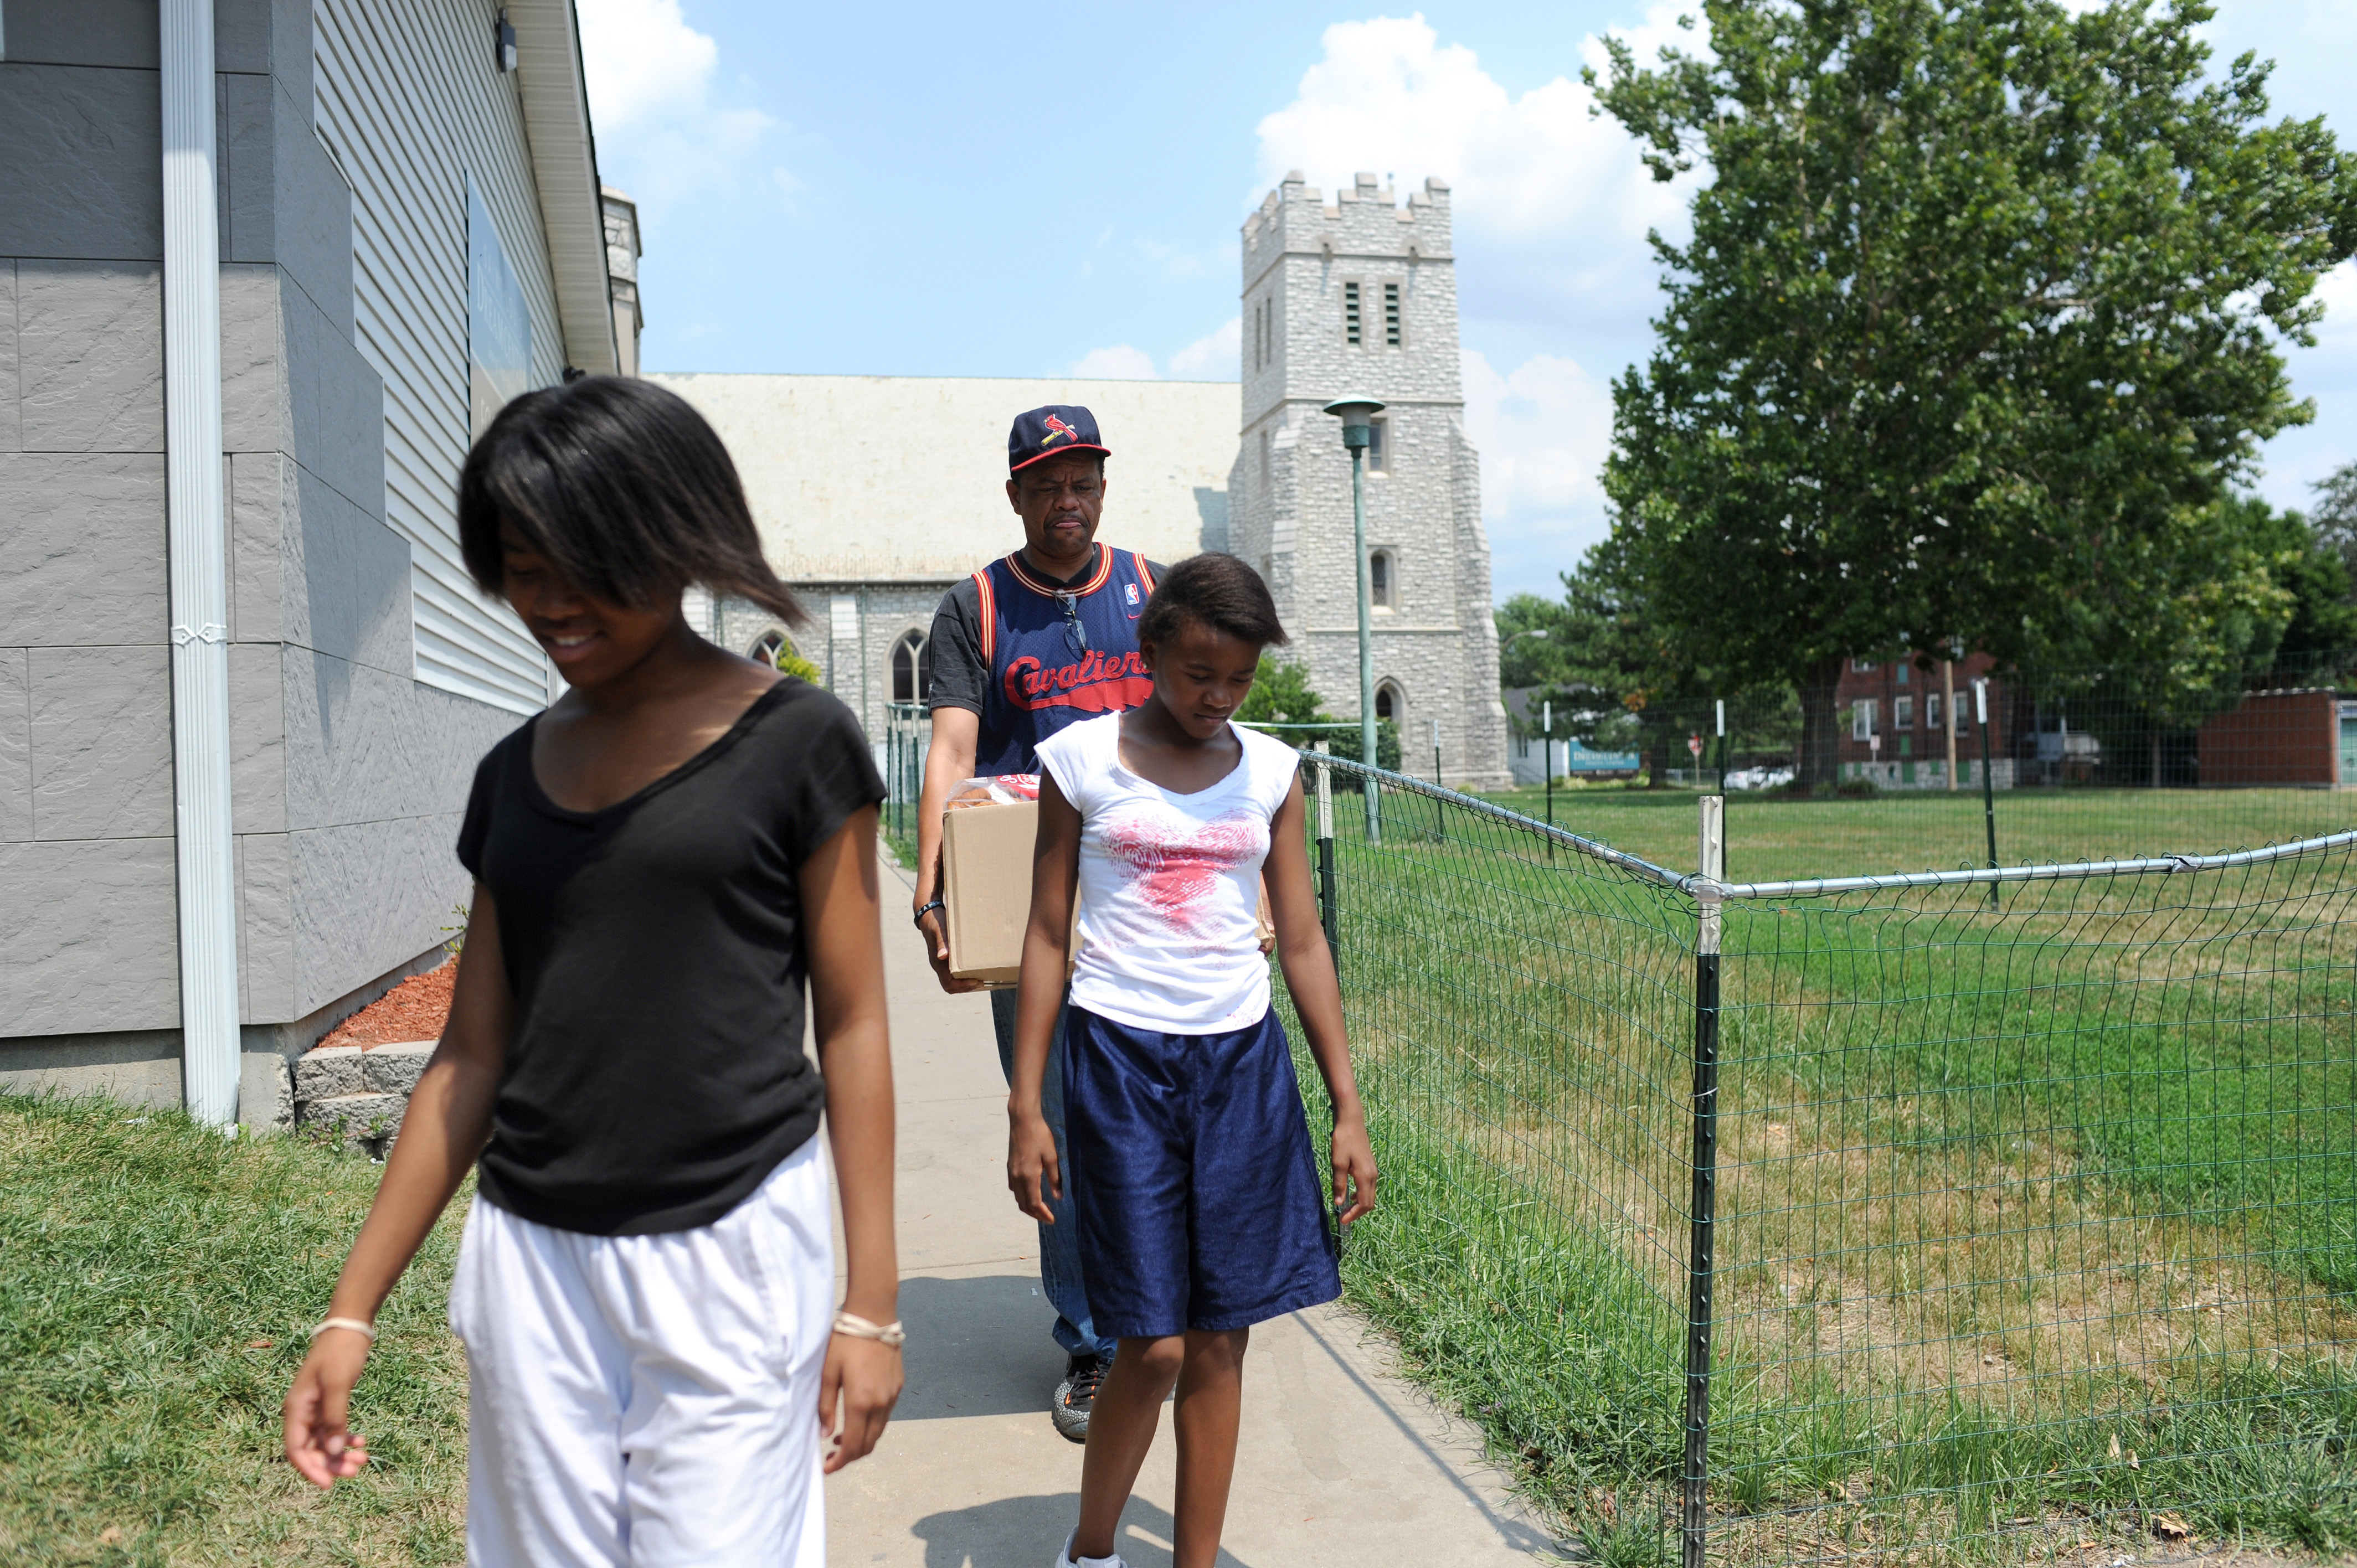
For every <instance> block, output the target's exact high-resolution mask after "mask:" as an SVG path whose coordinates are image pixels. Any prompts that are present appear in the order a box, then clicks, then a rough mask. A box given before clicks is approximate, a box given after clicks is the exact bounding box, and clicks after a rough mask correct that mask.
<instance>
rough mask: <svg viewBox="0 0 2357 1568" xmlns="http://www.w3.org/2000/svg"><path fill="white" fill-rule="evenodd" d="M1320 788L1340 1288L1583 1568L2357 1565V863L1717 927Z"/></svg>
mask: <svg viewBox="0 0 2357 1568" xmlns="http://www.w3.org/2000/svg"><path fill="white" fill-rule="evenodd" d="M1345 775H1348V776H1350V777H1351V779H1352V781H1353V782H1354V783H1355V784H1357V785H1358V786H1359V787H1361V788H1363V789H1372V790H1373V791H1374V792H1375V800H1376V804H1377V807H1378V810H1377V811H1376V812H1375V813H1374V823H1373V831H1372V832H1370V829H1369V824H1368V819H1367V815H1366V813H1364V812H1363V811H1362V809H1361V802H1360V801H1359V800H1351V802H1350V803H1349V805H1348V807H1347V809H1343V810H1339V811H1338V810H1334V809H1332V807H1331V791H1332V788H1333V785H1334V782H1335V781H1336V780H1337V779H1340V778H1342V777H1343V776H1345ZM1305 779H1306V780H1307V781H1308V783H1309V784H1310V785H1311V787H1312V789H1313V792H1314V794H1315V796H1316V798H1317V800H1318V804H1317V805H1316V806H1314V807H1313V809H1312V811H1311V812H1310V817H1311V828H1310V832H1311V833H1312V835H1313V837H1314V838H1315V840H1316V843H1315V844H1314V846H1313V852H1314V854H1315V857H1316V864H1317V865H1318V870H1319V886H1320V897H1321V902H1322V904H1323V910H1322V913H1323V916H1324V919H1325V922H1326V929H1327V932H1328V936H1329V941H1330V942H1331V943H1332V944H1333V946H1334V949H1335V951H1336V954H1337V957H1338V961H1339V964H1340V973H1341V980H1342V992H1343V1000H1344V1006H1345V1010H1346V1013H1347V1015H1348V1018H1349V1022H1350V1027H1351V1041H1352V1046H1353V1048H1354V1051H1355V1053H1356V1055H1357V1058H1358V1061H1359V1064H1360V1074H1361V1085H1362V1089H1363V1091H1364V1096H1365V1099H1366V1101H1367V1104H1368V1107H1369V1112H1370V1117H1371V1122H1372V1127H1373V1131H1374V1135H1375V1142H1376V1152H1377V1155H1378V1158H1379V1160H1380V1161H1381V1163H1382V1165H1383V1189H1382V1191H1383V1204H1382V1207H1381V1208H1379V1209H1378V1210H1377V1212H1376V1213H1375V1214H1374V1215H1373V1216H1372V1217H1370V1219H1367V1220H1365V1221H1362V1222H1361V1224H1360V1225H1358V1226H1357V1227H1355V1228H1354V1232H1355V1233H1354V1234H1353V1235H1352V1236H1351V1238H1350V1239H1349V1240H1348V1243H1347V1246H1346V1252H1345V1280H1346V1283H1347V1286H1348V1290H1349V1292H1350V1294H1351V1299H1352V1300H1353V1301H1354V1302H1355V1303H1356V1304H1357V1305H1360V1306H1361V1308H1362V1309H1364V1310H1365V1311H1366V1312H1368V1313H1369V1314H1370V1315H1371V1316H1373V1317H1374V1318H1375V1319H1376V1320H1378V1321H1379V1322H1381V1323H1383V1325H1384V1326H1387V1327H1388V1328H1389V1329H1390V1330H1392V1332H1393V1333H1394V1335H1395V1336H1396V1337H1397V1338H1398V1340H1399V1342H1400V1344H1401V1346H1402V1348H1403V1349H1404V1351H1405V1356H1406V1358H1407V1360H1408V1362H1409V1364H1410V1365H1411V1367H1412V1368H1414V1369H1415V1370H1416V1371H1417V1373H1418V1374H1419V1375H1421V1376H1422V1377H1424V1378H1426V1380H1429V1381H1430V1382H1431V1383H1433V1384H1434V1385H1435V1386H1436V1387H1437V1389H1438V1391H1441V1392H1442V1393H1443V1394H1445V1395H1446V1396H1448V1397H1449V1398H1450V1399H1452V1400H1453V1401H1454V1402H1456V1403H1457V1404H1458V1406H1459V1408H1461V1409H1463V1410H1464V1411H1465V1412H1468V1413H1469V1415H1471V1416H1473V1417H1474V1418H1475V1419H1476V1420H1478V1421H1479V1422H1480V1423H1481V1424H1482V1426H1483V1427H1484V1429H1485V1430H1486V1431H1487V1432H1488V1433H1489V1434H1490V1435H1491V1439H1492V1440H1493V1443H1494V1444H1496V1446H1497V1449H1498V1451H1499V1452H1500V1454H1501V1455H1502V1456H1504V1457H1506V1458H1507V1459H1508V1460H1509V1461H1510V1462H1511V1463H1512V1464H1513V1465H1514V1466H1516V1468H1517V1470H1518V1473H1519V1475H1520V1477H1521V1479H1522V1481H1523V1484H1524V1485H1525V1486H1526V1487H1529V1488H1530V1489H1531V1490H1532V1491H1534V1493H1536V1494H1537V1495H1538V1496H1540V1497H1541V1498H1543V1499H1544V1500H1545V1501H1546V1502H1548V1503H1550V1504H1551V1505H1553V1506H1554V1507H1555V1509H1557V1510H1559V1512H1560V1513H1561V1515H1562V1516H1563V1517H1564V1518H1565V1519H1566V1520H1568V1521H1569V1523H1570V1526H1571V1528H1573V1529H1574V1530H1576V1531H1577V1533H1578V1534H1579V1535H1581V1536H1582V1537H1583V1538H1584V1540H1585V1545H1586V1548H1587V1551H1588V1552H1591V1553H1592V1554H1593V1555H1595V1556H1597V1557H1598V1558H1599V1559H1601V1560H1604V1561H1607V1562H1615V1563H1642V1562H1665V1561H1668V1560H1670V1559H1671V1558H1673V1557H1675V1558H1677V1559H1680V1560H1682V1561H1683V1562H1684V1563H1685V1564H1687V1565H1689V1568H1701V1565H1702V1564H1704V1563H1798V1562H1817V1561H1826V1562H1832V1561H1871V1562H1892V1563H1896V1562H1939V1561H1950V1560H1953V1561H1975V1562H1986V1561H1997V1562H2027V1561H2038V1562H2047V1561H2063V1562H2072V1561H2090V1562H2093V1561H2100V1562H2102V1563H2107V1564H2108V1563H2111V1562H2113V1561H2114V1559H2115V1557H2117V1556H2119V1555H2121V1554H2122V1553H2123V1552H2134V1551H2136V1550H2138V1549H2143V1548H2156V1547H2165V1546H2171V1545H2176V1546H2181V1547H2186V1548H2188V1549H2190V1550H2199V1549H2201V1548H2202V1547H2205V1546H2211V1545H2217V1544H2222V1543H2225V1542H2229V1541H2240V1540H2249V1541H2292V1542H2298V1543H2304V1544H2307V1545H2309V1546H2312V1547H2319V1548H2331V1547H2335V1546H2340V1547H2346V1546H2349V1545H2352V1544H2357V1455H2352V1453H2351V1451H2350V1444H2351V1441H2352V1437H2357V968H2352V964H2357V925H2352V921H2357V914H2353V913H2352V901H2353V900H2357V866H2352V856H2353V855H2357V832H2337V833H2332V834H2329V835H2324V836H2319V837H2317V838H2313V839H2310V840H2307V841H2304V842H2299V843H2288V844H2283V845H2277V846H2275V847H2272V848H2267V849H2263V850H2256V851H2249V852H2240V853H2231V854H2209V855H2181V856H2169V857H2159V858H2149V859H2143V860H2136V861H2114V862H2090V863H2083V864H2077V865H2043V866H2012V867H2005V868H2002V869H1995V870H1992V869H1989V868H1986V867H1984V868H1977V869H1973V870H1966V871H1951V872H1924V873H1918V874H1910V875H1872V876H1853V877H1833V878H1822V879H1816V880H1810V881H1782V882H1748V883H1736V882H1729V881H1726V880H1723V879H1721V877H1720V876H1719V875H1716V873H1717V871H1718V863H1717V860H1716V855H1717V845H1716V843H1715V841H1714V838H1713V827H1712V823H1713V822H1714V820H1715V819H1716V817H1717V801H1716V800H1715V799H1713V798H1705V799H1704V800H1703V803H1702V804H1701V806H1700V807H1699V809H1698V812H1697V815H1698V817H1699V821H1698V822H1697V824H1696V832H1695V838H1694V840H1693V841H1692V842H1693V843H1695V852H1694V853H1695V870H1692V871H1688V870H1683V869H1672V868H1670V867H1667V866H1664V865H1660V864H1658V863H1655V862H1649V861H1647V860H1644V859H1641V858H1640V857H1638V856H1635V855H1631V854H1627V853H1625V852H1623V851H1620V850H1618V849H1615V848H1613V847H1611V846H1609V845H1608V844H1605V843H1599V842H1597V841H1595V840H1592V839H1588V838H1584V837H1582V836H1580V835H1578V834H1577V833H1573V832H1565V831H1559V830H1550V829H1548V828H1547V827H1545V826H1544V824H1542V823H1540V822H1534V821H1532V820H1530V819H1528V818H1525V817H1522V816H1519V815H1516V814H1515V813H1513V812H1512V811H1506V810H1503V809H1501V808H1500V807H1498V806H1495V805H1492V804H1491V803H1488V802H1485V801H1482V800H1476V799H1473V798H1470V797H1468V796H1465V795H1460V794H1457V793H1454V792H1452V791H1449V790H1447V789H1438V788H1436V787H1435V786H1433V785H1431V784H1428V783H1426V782H1424V781H1422V780H1418V779H1412V778H1405V777H1402V776H1400V775H1397V774H1389V773H1384V772H1382V771H1381V770H1378V769H1374V768H1366V767H1364V766H1362V765H1361V764H1358V763H1355V762H1350V761H1346V760H1343V759H1340V758H1329V757H1323V756H1308V755H1305ZM1706 873H1711V874H1713V875H1706ZM1993 890H1994V892H1995V893H1996V902H1995V905H1994V907H1992V901H1991V894H1992V891H1993ZM1288 1021H1290V1020H1288ZM1295 1037H1296V1039H1297V1040H1298V1039H1299V1033H1298V1030H1296V1031H1295ZM1316 1081H1317V1080H1316V1079H1315V1075H1314V1074H1311V1073H1308V1072H1305V1082H1307V1083H1309V1084H1310V1085H1312V1086H1313V1093H1314V1085H1315V1083H1316ZM1316 1120H1317V1119H1316V1118H1315V1117H1313V1122H1316Z"/></svg>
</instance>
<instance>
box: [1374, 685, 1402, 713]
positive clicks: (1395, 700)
mask: <svg viewBox="0 0 2357 1568" xmlns="http://www.w3.org/2000/svg"><path fill="white" fill-rule="evenodd" d="M1402 706H1403V704H1402V703H1401V702H1400V697H1399V689H1398V688H1397V687H1395V686H1394V685H1392V684H1391V683H1390V682H1384V683H1383V684H1382V685H1380V686H1378V687H1376V688H1375V717H1377V718H1379V719H1396V718H1398V717H1399V715H1400V708H1401V707H1402Z"/></svg>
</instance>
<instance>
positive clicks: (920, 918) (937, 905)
mask: <svg viewBox="0 0 2357 1568" xmlns="http://www.w3.org/2000/svg"><path fill="white" fill-rule="evenodd" d="M946 908H949V906H948V905H946V904H944V903H942V901H941V900H940V899H938V898H936V899H934V900H933V901H932V902H931V903H930V904H928V905H926V906H925V907H924V908H921V909H920V910H918V911H917V917H916V918H915V919H914V920H913V921H911V922H910V924H912V925H914V926H915V927H916V928H917V929H919V930H920V931H921V930H923V929H925V917H926V916H928V915H930V914H931V913H932V912H933V911H934V910H936V909H946Z"/></svg>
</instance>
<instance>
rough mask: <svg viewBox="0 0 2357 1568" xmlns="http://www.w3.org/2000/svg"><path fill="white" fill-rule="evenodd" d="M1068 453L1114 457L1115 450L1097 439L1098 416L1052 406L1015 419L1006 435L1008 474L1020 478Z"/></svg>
mask: <svg viewBox="0 0 2357 1568" xmlns="http://www.w3.org/2000/svg"><path fill="white" fill-rule="evenodd" d="M1067 452H1095V453H1098V454H1101V455H1102V456H1107V457H1110V456H1113V448H1112V447H1110V446H1106V445H1105V444H1104V443H1103V442H1102V441H1100V440H1098V439H1097V416H1096V415H1095V414H1093V413H1090V412H1089V411H1088V410H1087V409H1085V408H1082V407H1080V406H1079V405H1077V404H1072V403H1049V405H1048V406H1047V407H1045V408H1035V409H1033V410H1031V411H1030V412H1029V413H1018V414H1017V415H1016V416H1015V428H1013V429H1012V430H1009V431H1008V432H1007V433H1006V471H1007V472H1008V473H1010V474H1019V473H1021V472H1022V471H1023V470H1024V469H1026V468H1028V467H1030V466H1031V465H1032V464H1034V463H1038V462H1041V461H1043V460H1045V459H1047V458H1049V457H1060V456H1063V455H1064V454H1065V453H1067Z"/></svg>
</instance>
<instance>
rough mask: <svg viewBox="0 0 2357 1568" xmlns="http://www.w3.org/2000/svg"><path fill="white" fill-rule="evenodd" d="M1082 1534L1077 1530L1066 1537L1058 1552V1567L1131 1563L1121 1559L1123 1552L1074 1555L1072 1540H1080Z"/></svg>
mask: <svg viewBox="0 0 2357 1568" xmlns="http://www.w3.org/2000/svg"><path fill="white" fill-rule="evenodd" d="M1080 1535H1081V1532H1080V1531H1079V1530H1074V1531H1072V1533H1071V1534H1070V1535H1068V1536H1066V1537H1064V1545H1063V1550H1061V1551H1060V1552H1057V1553H1056V1568H1129V1564H1128V1563H1125V1562H1123V1561H1122V1560H1121V1553H1120V1552H1114V1554H1113V1555H1112V1556H1110V1557H1075V1556H1073V1555H1072V1542H1073V1541H1077V1540H1079V1539H1080Z"/></svg>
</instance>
